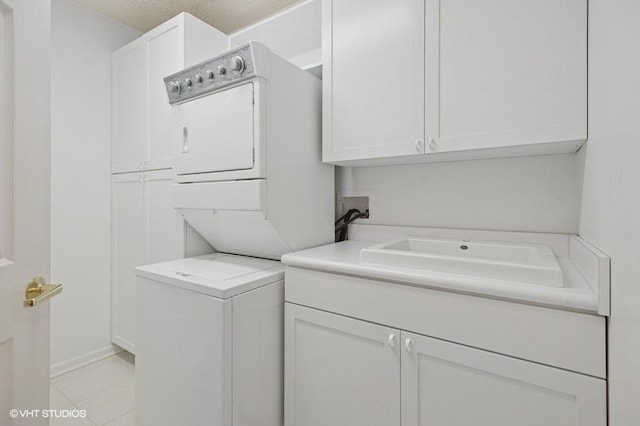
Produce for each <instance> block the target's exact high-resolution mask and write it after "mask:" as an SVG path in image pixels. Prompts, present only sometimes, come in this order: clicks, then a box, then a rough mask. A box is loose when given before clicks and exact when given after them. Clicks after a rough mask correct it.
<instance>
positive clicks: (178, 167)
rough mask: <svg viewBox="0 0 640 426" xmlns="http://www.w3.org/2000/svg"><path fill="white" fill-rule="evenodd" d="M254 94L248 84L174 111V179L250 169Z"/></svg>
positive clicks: (180, 106) (197, 100)
mask: <svg viewBox="0 0 640 426" xmlns="http://www.w3.org/2000/svg"><path fill="white" fill-rule="evenodd" d="M253 92H254V84H253V83H252V82H250V83H246V84H243V85H241V86H237V87H233V88H231V89H228V90H224V91H222V92H216V93H213V94H211V95H208V96H204V97H202V98H199V99H195V100H193V101H189V102H186V103H184V104H182V105H179V106H177V107H176V110H175V113H176V118H177V126H176V127H175V129H174V132H175V133H174V140H175V142H174V147H175V148H174V149H175V151H174V162H175V164H174V169H175V172H176V174H177V175H187V174H196V173H211V172H222V171H233V170H247V169H251V168H253V165H254V154H253V147H254V139H255V134H254V103H253V96H254V95H253Z"/></svg>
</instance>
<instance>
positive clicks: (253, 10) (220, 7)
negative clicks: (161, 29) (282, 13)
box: [75, 0, 297, 34]
mask: <svg viewBox="0 0 640 426" xmlns="http://www.w3.org/2000/svg"><path fill="white" fill-rule="evenodd" d="M75 1H76V2H77V3H80V4H83V5H85V6H88V7H90V8H91V9H94V10H96V11H98V12H100V13H102V14H103V15H107V16H111V17H112V18H114V19H116V20H118V21H120V22H123V23H124V24H126V25H128V26H130V27H132V28H135V29H137V30H139V31H142V32H147V31H149V30H150V29H151V28H153V27H155V26H157V25H159V24H161V23H162V22H164V21H166V20H167V19H169V18H172V17H174V16H175V15H177V14H178V13H180V12H188V13H190V14H192V15H194V16H196V17H198V18H200V19H201V20H203V21H205V22H207V23H208V24H210V25H212V26H214V27H216V28H217V29H219V30H220V31H223V32H225V33H227V34H229V33H232V32H234V31H235V30H238V29H240V28H242V27H245V26H247V25H249V24H251V23H253V22H256V21H259V20H260V19H262V18H265V17H266V16H269V15H271V14H273V13H275V12H277V11H278V10H280V9H282V8H285V7H287V6H289V5H292V4H293V3H296V2H297V0H75Z"/></svg>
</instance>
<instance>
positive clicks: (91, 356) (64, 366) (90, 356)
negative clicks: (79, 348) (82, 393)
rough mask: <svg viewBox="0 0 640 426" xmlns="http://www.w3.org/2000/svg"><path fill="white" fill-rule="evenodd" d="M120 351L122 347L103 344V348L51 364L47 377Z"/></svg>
mask: <svg viewBox="0 0 640 426" xmlns="http://www.w3.org/2000/svg"><path fill="white" fill-rule="evenodd" d="M122 351H123V349H122V348H119V347H118V346H116V345H109V346H105V347H104V348H100V349H98V350H96V351H93V352H89V353H87V354H84V355H80V356H77V357H75V358H72V359H69V360H67V361H62V362H59V363H57V364H53V365H51V366H50V368H49V374H50V376H49V377H51V378H54V377H57V376H60V375H62V374H65V373H68V372H70V371H73V370H77V369H78V368H80V367H84V366H85V365H89V364H93V363H94V362H96V361H100V360H102V359H105V358H108V357H110V356H112V355H115V354H117V353H119V352H122Z"/></svg>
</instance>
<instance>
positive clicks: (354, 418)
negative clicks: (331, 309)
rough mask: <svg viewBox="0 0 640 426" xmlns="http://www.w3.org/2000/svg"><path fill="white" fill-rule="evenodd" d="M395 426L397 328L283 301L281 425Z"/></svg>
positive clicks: (397, 419) (397, 421)
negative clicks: (283, 339)
mask: <svg viewBox="0 0 640 426" xmlns="http://www.w3.org/2000/svg"><path fill="white" fill-rule="evenodd" d="M399 424H400V331H398V330H395V329H392V328H387V327H383V326H380V325H376V324H371V323H368V322H365V321H358V320H354V319H350V318H346V317H342V316H339V315H332V314H328V313H325V312H322V311H318V310H315V309H308V308H303V307H300V306H298V305H293V304H290V303H286V304H285V425H286V426H294V425H297V426H329V425H331V426H359V425H362V426H392V425H399Z"/></svg>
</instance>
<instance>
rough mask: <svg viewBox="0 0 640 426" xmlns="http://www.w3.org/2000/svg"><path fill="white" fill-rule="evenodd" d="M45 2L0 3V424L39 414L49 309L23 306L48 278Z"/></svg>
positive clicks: (44, 397)
mask: <svg viewBox="0 0 640 426" xmlns="http://www.w3.org/2000/svg"><path fill="white" fill-rule="evenodd" d="M50 21H51V10H50V0H29V1H25V0H0V59H1V62H0V92H1V93H0V94H1V97H0V424H2V425H3V426H4V425H17V424H28V425H36V426H37V425H46V424H48V419H47V418H44V417H43V416H30V417H28V418H20V416H19V415H18V416H17V417H18V418H15V419H12V418H11V417H12V416H11V415H10V414H11V413H10V410H11V409H23V410H45V409H47V408H48V404H49V401H48V398H49V303H43V304H40V305H37V306H34V307H29V308H27V307H24V306H23V301H24V298H25V287H26V284H27V282H29V281H30V280H31V279H32V278H33V277H35V276H42V277H44V278H48V276H49V131H50V126H49V122H50V119H49V115H50V113H49V105H50V102H49V68H50V66H49V56H50V33H51V25H50Z"/></svg>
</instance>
